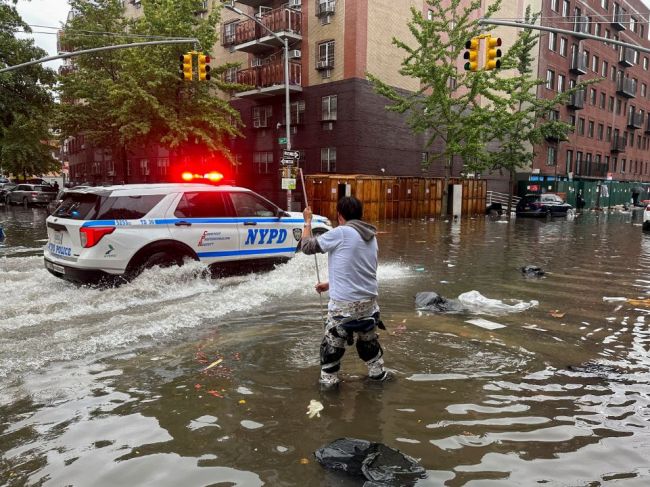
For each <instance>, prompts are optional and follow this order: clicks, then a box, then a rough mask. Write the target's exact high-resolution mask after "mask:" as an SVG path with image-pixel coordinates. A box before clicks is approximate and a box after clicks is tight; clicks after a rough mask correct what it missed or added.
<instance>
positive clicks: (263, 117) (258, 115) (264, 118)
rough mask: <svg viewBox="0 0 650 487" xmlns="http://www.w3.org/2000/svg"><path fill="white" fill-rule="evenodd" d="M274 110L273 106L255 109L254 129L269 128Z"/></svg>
mask: <svg viewBox="0 0 650 487" xmlns="http://www.w3.org/2000/svg"><path fill="white" fill-rule="evenodd" d="M272 115H273V109H272V107H271V105H263V106H256V107H253V128H256V129H259V128H265V127H268V126H269V123H270V120H271V116H272Z"/></svg>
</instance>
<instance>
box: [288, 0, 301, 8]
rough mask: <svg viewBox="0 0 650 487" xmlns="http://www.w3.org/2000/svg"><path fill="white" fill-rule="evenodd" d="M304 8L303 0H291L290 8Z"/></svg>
mask: <svg viewBox="0 0 650 487" xmlns="http://www.w3.org/2000/svg"><path fill="white" fill-rule="evenodd" d="M301 7H302V0H289V8H295V9H300V8H301Z"/></svg>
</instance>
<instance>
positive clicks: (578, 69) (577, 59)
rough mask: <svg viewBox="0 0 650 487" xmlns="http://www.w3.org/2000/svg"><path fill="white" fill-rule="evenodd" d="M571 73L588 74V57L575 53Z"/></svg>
mask: <svg viewBox="0 0 650 487" xmlns="http://www.w3.org/2000/svg"><path fill="white" fill-rule="evenodd" d="M570 70H571V72H572V73H574V74H587V55H586V54H585V53H579V52H574V53H573V55H572V56H571V68H570Z"/></svg>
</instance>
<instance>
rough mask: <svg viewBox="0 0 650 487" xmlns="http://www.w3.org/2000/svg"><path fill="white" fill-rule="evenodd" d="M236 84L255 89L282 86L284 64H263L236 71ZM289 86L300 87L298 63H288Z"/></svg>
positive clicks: (300, 71)
mask: <svg viewBox="0 0 650 487" xmlns="http://www.w3.org/2000/svg"><path fill="white" fill-rule="evenodd" d="M237 83H239V84H242V85H250V86H254V87H255V88H268V87H271V86H275V85H282V86H284V62H283V61H280V62H275V63H270V64H263V65H262V66H256V67H253V68H248V69H242V70H240V71H237ZM289 85H294V86H301V85H302V65H301V64H300V63H296V62H289Z"/></svg>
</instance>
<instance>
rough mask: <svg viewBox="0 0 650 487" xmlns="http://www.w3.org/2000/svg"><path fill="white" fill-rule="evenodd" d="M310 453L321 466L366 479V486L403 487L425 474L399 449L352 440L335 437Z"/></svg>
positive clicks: (424, 471)
mask: <svg viewBox="0 0 650 487" xmlns="http://www.w3.org/2000/svg"><path fill="white" fill-rule="evenodd" d="M314 454H315V455H316V459H317V460H318V462H319V463H320V464H321V465H322V466H323V467H326V468H330V469H332V470H342V471H344V472H347V473H348V474H350V475H357V476H358V475H363V476H364V477H365V478H366V479H367V480H369V482H366V483H365V484H364V486H366V487H370V486H394V487H397V486H399V487H407V486H410V485H413V484H415V482H416V481H417V480H418V479H421V478H423V477H424V476H425V474H426V470H425V469H424V468H423V467H422V466H421V465H419V464H418V462H417V461H416V460H415V459H414V458H411V457H410V456H408V455H405V454H404V453H402V452H400V451H399V450H395V449H394V448H390V447H389V446H386V445H384V444H382V443H371V442H368V441H366V440H359V439H356V438H339V439H338V440H335V441H333V442H332V443H330V444H328V445H325V446H324V447H322V448H319V449H318V450H316V452H315V453H314Z"/></svg>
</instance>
